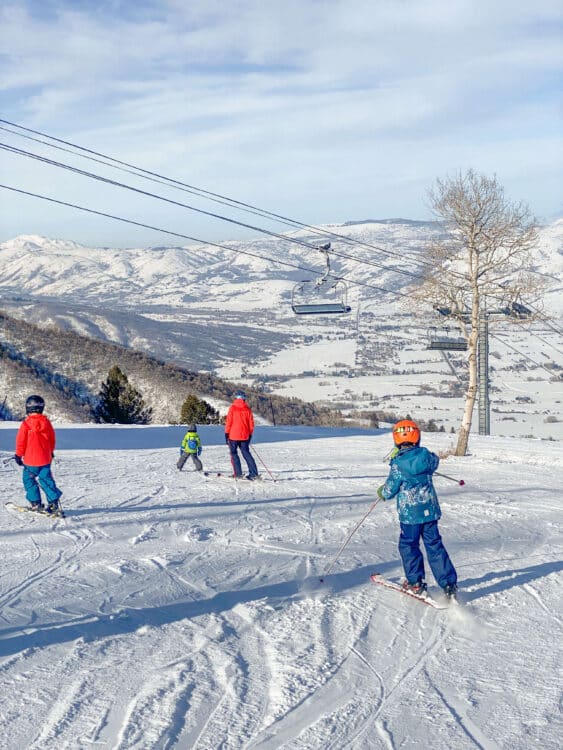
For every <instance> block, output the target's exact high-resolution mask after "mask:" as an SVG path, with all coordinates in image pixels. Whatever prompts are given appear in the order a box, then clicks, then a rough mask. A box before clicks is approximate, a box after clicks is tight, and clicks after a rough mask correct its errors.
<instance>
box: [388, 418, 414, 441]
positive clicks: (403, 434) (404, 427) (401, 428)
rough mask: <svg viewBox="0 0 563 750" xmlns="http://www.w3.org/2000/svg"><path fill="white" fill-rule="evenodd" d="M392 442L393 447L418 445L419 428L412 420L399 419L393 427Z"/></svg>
mask: <svg viewBox="0 0 563 750" xmlns="http://www.w3.org/2000/svg"><path fill="white" fill-rule="evenodd" d="M393 440H394V442H395V445H397V446H400V445H406V444H407V443H408V444H410V445H418V443H419V442H420V428H419V426H418V425H417V423H416V422H413V421H412V419H401V421H400V422H397V424H396V425H395V426H394V427H393Z"/></svg>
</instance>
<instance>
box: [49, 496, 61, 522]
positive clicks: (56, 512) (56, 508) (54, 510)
mask: <svg viewBox="0 0 563 750" xmlns="http://www.w3.org/2000/svg"><path fill="white" fill-rule="evenodd" d="M47 513H48V514H49V515H50V516H57V517H58V518H64V513H63V512H62V510H61V506H60V505H59V503H58V502H57V501H56V500H55V501H54V502H52V503H49V505H48V506H47Z"/></svg>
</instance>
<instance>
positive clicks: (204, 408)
mask: <svg viewBox="0 0 563 750" xmlns="http://www.w3.org/2000/svg"><path fill="white" fill-rule="evenodd" d="M219 421H220V417H219V412H218V411H217V410H216V409H214V408H213V407H212V406H211V404H208V403H207V401H204V400H203V399H201V398H198V397H197V396H195V395H194V394H193V393H191V394H190V395H189V396H188V397H187V398H186V400H185V401H184V403H183V404H182V410H181V412H180V422H181V424H189V423H190V422H194V423H195V424H219Z"/></svg>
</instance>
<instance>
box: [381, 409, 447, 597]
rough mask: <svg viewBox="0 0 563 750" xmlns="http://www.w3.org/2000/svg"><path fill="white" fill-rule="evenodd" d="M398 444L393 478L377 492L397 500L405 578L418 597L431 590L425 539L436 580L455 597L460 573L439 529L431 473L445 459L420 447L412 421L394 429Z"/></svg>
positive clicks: (398, 424)
mask: <svg viewBox="0 0 563 750" xmlns="http://www.w3.org/2000/svg"><path fill="white" fill-rule="evenodd" d="M393 440H394V442H395V450H394V451H393V453H392V454H391V455H392V458H391V461H390V464H389V465H390V469H389V476H388V477H387V480H386V481H385V484H383V485H381V487H379V488H378V490H377V494H378V495H379V497H380V498H381V499H382V500H391V498H393V497H395V496H396V497H397V510H398V512H399V522H400V526H401V535H400V537H399V553H400V555H401V560H402V561H403V568H404V570H405V576H406V580H405V581H404V583H403V588H405V589H407V590H409V591H412V592H413V593H415V594H424V593H425V592H426V583H425V581H424V560H423V557H422V552H421V550H420V538H421V537H422V540H423V542H424V546H425V548H426V554H427V557H428V563H429V565H430V568H431V569H432V573H433V575H434V578H435V579H436V581H437V582H438V585H439V586H440V587H441V588H442V589H443V591H444V593H445V594H446V596H447V597H448V598H450V599H451V598H455V596H456V593H457V573H456V571H455V568H454V566H453V565H452V562H451V560H450V558H449V556H448V553H447V551H446V548H445V547H444V544H443V542H442V538H441V537H440V532H439V531H438V519H439V518H440V516H441V515H442V512H441V510H440V504H439V503H438V497H437V495H436V490H435V489H434V486H433V484H432V474H433V473H434V472H435V471H436V469H437V468H438V464H439V462H440V459H439V458H438V456H437V455H436V454H435V453H431V452H430V451H429V450H427V449H426V448H422V447H421V446H420V429H419V428H418V425H417V424H416V423H415V422H413V421H412V420H410V419H403V420H401V421H400V422H397V424H396V425H395V426H394V427H393Z"/></svg>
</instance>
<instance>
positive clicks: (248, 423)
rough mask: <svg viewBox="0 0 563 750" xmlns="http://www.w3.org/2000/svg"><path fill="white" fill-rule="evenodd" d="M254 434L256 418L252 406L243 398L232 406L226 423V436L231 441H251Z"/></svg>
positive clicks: (236, 400)
mask: <svg viewBox="0 0 563 750" xmlns="http://www.w3.org/2000/svg"><path fill="white" fill-rule="evenodd" d="M253 432H254V417H253V416H252V411H251V410H250V406H249V405H248V404H247V403H246V401H245V400H244V399H242V398H237V399H235V401H233V403H232V404H231V406H230V408H229V411H228V413H227V421H226V422H225V434H226V435H228V436H229V440H249V439H250V438H251V437H252V433H253Z"/></svg>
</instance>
